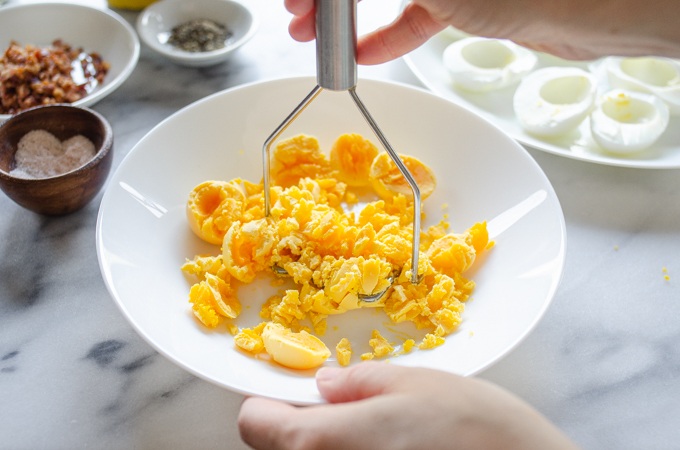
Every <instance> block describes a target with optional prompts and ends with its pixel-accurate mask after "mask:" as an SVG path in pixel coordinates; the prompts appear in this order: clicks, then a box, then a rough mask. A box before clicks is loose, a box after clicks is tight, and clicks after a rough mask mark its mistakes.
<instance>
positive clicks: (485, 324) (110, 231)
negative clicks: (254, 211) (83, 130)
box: [97, 77, 566, 404]
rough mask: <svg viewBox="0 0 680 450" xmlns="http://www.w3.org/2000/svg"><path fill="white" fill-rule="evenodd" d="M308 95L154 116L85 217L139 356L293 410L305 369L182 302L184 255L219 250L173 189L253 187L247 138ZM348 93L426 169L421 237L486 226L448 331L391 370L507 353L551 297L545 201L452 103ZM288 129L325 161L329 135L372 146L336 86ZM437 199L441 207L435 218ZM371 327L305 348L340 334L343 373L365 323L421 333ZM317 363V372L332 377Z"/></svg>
mask: <svg viewBox="0 0 680 450" xmlns="http://www.w3.org/2000/svg"><path fill="white" fill-rule="evenodd" d="M315 85H316V79H315V78H312V77H305V78H292V79H281V80H274V81H267V82H260V83H254V84H249V85H244V86H239V87H237V88H234V89H230V90H227V91H223V92H220V93H217V94H215V95H212V96H210V97H207V98H205V99H203V100H200V101H199V102H197V103H194V104H192V105H190V106H188V107H186V108H184V109H183V110H181V111H179V112H178V113H176V114H174V115H173V116H171V117H169V118H168V119H166V120H165V121H163V122H162V123H161V124H159V125H158V126H157V127H156V128H154V129H153V130H152V131H151V132H149V134H147V135H146V136H145V137H144V138H143V139H142V140H141V141H140V142H139V143H138V144H137V145H136V146H135V147H134V148H133V149H132V150H131V151H130V153H129V154H128V155H127V156H126V157H125V160H124V161H122V163H121V165H120V167H119V168H118V170H117V171H116V173H115V174H114V175H113V176H112V177H111V180H110V182H109V184H108V187H107V190H106V193H105V194H104V197H103V199H102V203H101V207H100V210H99V217H98V220H97V252H98V256H99V264H100V267H101V271H102V276H103V278H104V281H105V283H106V286H107V288H108V290H109V293H110V294H111V296H112V297H113V299H114V301H115V302H116V304H117V305H118V307H119V308H120V310H121V312H122V313H123V315H124V316H125V317H126V318H127V319H128V321H129V322H130V324H131V325H132V327H133V328H134V329H135V330H136V331H137V332H138V333H139V334H140V335H141V336H142V337H143V338H144V339H146V341H147V342H148V343H149V344H150V345H151V346H152V347H154V348H155V349H156V350H157V351H158V352H160V353H161V354H163V355H165V356H166V357H167V358H169V359H170V360H171V361H173V362H175V363H176V364H178V365H180V366H181V367H183V368H185V369H186V370H188V371H190V372H191V373H193V374H195V375H197V376H199V377H201V378H203V379H206V380H208V381H210V382H213V383H216V384H218V385H220V386H224V387H227V388H229V389H233V390H235V391H237V392H241V393H246V394H251V395H263V396H268V397H273V398H279V399H283V400H286V401H290V402H294V403H300V404H303V403H315V402H319V401H321V400H320V396H319V393H318V391H317V389H316V383H315V381H314V370H307V371H296V370H292V369H286V368H285V367H282V366H279V365H277V364H275V363H271V362H267V361H263V360H258V359H256V358H253V357H252V356H249V355H247V354H245V353H244V352H241V351H239V350H238V349H237V348H236V347H235V346H234V343H233V338H232V336H231V335H230V334H229V333H228V331H227V329H226V325H225V324H222V325H220V326H219V327H217V328H216V329H215V330H208V329H207V328H205V327H204V326H203V325H202V324H200V323H199V322H198V321H197V320H196V319H195V318H194V317H193V314H192V313H191V305H190V304H189V302H188V296H189V289H190V287H191V284H192V282H195V281H192V280H191V277H185V276H184V274H183V273H182V271H181V270H180V267H181V266H182V264H183V263H184V262H185V259H186V258H193V257H194V256H195V255H197V254H213V255H218V254H220V248H219V246H217V245H211V244H208V243H206V242H204V241H202V240H201V239H199V238H198V237H196V235H195V234H194V233H193V232H192V231H191V230H190V228H189V224H188V223H187V219H186V202H187V198H188V195H189V192H190V191H191V190H192V189H193V188H194V186H196V185H198V184H199V183H201V182H203V181H205V180H230V179H232V178H236V177H242V178H243V179H246V180H250V181H254V182H258V181H260V180H261V179H262V159H261V151H262V144H263V143H264V141H265V139H266V138H267V137H268V136H269V134H271V133H272V132H273V131H274V130H275V129H276V127H277V126H278V125H279V124H280V123H281V122H282V121H283V119H284V118H285V117H286V116H288V114H290V112H291V111H292V110H293V108H294V107H295V106H297V105H298V103H299V102H300V101H301V100H302V99H303V98H304V97H305V96H306V95H307V94H308V93H309V92H310V91H311V89H312V88H313V87H314V86H315ZM357 93H358V94H359V95H360V96H361V98H362V99H363V100H364V102H365V103H366V106H367V107H368V109H369V110H370V111H371V113H372V114H373V116H374V118H375V120H376V122H377V123H378V124H379V125H380V127H381V129H382V130H383V131H384V133H385V135H386V136H387V138H388V139H389V141H390V142H391V144H392V145H393V146H394V148H395V149H396V150H397V151H398V152H400V153H406V154H411V155H414V156H417V157H418V158H419V159H420V160H421V161H423V162H424V163H426V164H428V165H429V166H430V167H431V168H432V169H433V171H434V173H435V175H436V177H437V180H438V184H437V188H436V189H435V191H434V193H433V194H432V195H431V196H430V197H428V198H427V199H426V200H425V202H424V205H423V206H424V208H423V212H424V213H425V214H426V216H427V218H426V220H425V221H424V224H423V225H424V227H427V226H430V225H433V224H436V223H438V222H439V221H440V220H441V219H442V214H444V213H448V214H449V220H450V223H451V228H452V229H453V230H454V231H456V232H463V231H464V230H465V229H466V228H468V227H470V226H472V225H473V224H474V223H475V222H478V221H483V220H488V221H489V222H488V229H489V234H490V236H491V238H492V239H494V240H495V241H496V245H495V246H494V247H493V248H492V249H491V250H489V251H487V252H485V253H483V254H482V256H480V257H479V259H478V260H477V261H475V266H473V268H472V269H471V270H469V271H468V272H466V274H465V275H466V276H468V277H470V278H471V279H473V280H474V281H475V282H476V283H477V286H476V288H475V290H474V292H473V298H474V301H471V302H468V303H467V304H466V307H465V312H464V314H463V323H462V324H461V326H460V327H459V329H458V331H457V332H456V333H453V334H452V335H450V336H448V337H447V338H446V342H445V343H444V345H442V346H440V347H437V348H435V349H433V350H424V351H419V350H415V351H412V352H411V353H409V354H407V355H402V356H399V357H397V358H390V362H391V363H392V364H399V365H405V366H423V367H430V368H434V369H441V370H446V371H450V372H454V373H458V374H462V375H473V374H475V373H477V372H479V371H481V370H483V369H484V368H486V367H489V366H490V365H491V364H493V363H494V362H496V361H498V360H499V359H500V358H501V357H503V355H506V354H507V353H508V352H510V351H511V350H512V349H513V348H515V346H517V345H518V344H519V343H520V342H521V341H522V340H523V339H524V338H525V337H526V336H527V335H528V334H529V332H530V331H531V330H533V328H534V327H535V326H536V324H537V323H538V322H539V320H540V319H541V318H542V317H543V314H544V313H545V311H546V309H547V308H548V306H549V304H550V302H551V301H552V299H553V296H554V295H555V291H556V289H557V287H558V285H559V283H560V280H561V278H562V271H563V268H564V259H565V247H566V235H565V226H564V218H563V216H562V210H561V208H560V205H559V202H558V200H557V197H556V195H555V192H554V191H553V188H552V186H551V185H550V182H549V181H548V179H547V178H546V176H545V175H544V174H543V172H542V171H541V169H540V167H539V166H538V165H537V164H536V162H535V161H534V160H533V159H532V158H531V156H530V155H529V154H528V153H527V152H526V150H524V149H523V148H522V147H521V146H520V145H519V144H517V143H516V142H515V141H513V140H512V139H511V138H510V137H508V136H507V135H505V134H503V133H502V132H501V131H499V130H498V129H497V128H496V127H494V126H493V125H491V124H489V123H488V122H486V121H484V120H482V119H480V118H479V116H476V115H475V114H472V113H471V112H469V111H467V110H465V109H463V108H462V107H460V106H457V105H455V104H453V103H451V102H449V101H447V100H444V99H442V98H439V97H437V96H436V95H434V94H432V93H430V92H427V91H424V90H421V89H417V88H414V87H410V86H405V85H399V84H392V83H387V82H380V81H373V80H360V81H359V83H358V86H357ZM300 133H306V134H311V135H314V136H316V137H317V138H318V140H319V143H320V145H321V148H322V149H324V150H325V151H326V152H328V151H329V150H330V147H331V145H332V143H333V141H334V140H335V139H336V138H337V137H338V136H340V135H341V134H344V133H359V134H361V135H363V136H365V137H366V138H368V139H370V140H371V141H373V142H374V143H376V145H379V141H378V140H377V139H376V138H375V137H374V136H373V134H372V133H371V130H370V129H369V128H368V126H367V125H366V122H365V121H364V119H363V118H362V116H361V115H360V114H359V111H357V108H356V106H355V105H354V103H353V102H352V100H351V98H350V96H349V95H348V94H347V92H331V91H324V92H321V94H320V95H319V96H318V97H317V98H316V99H315V100H314V101H313V102H312V103H311V104H310V105H309V106H308V107H307V109H306V110H305V111H304V112H303V113H302V114H301V115H300V116H299V117H298V118H297V119H296V120H295V121H294V122H293V123H292V124H291V125H290V127H289V128H288V129H286V131H285V133H284V134H283V135H282V138H287V137H290V136H294V135H297V134H300ZM187 149H190V151H188V150H187ZM444 203H448V208H447V209H445V210H442V204H444ZM269 281H270V280H269V279H268V278H266V277H262V278H261V279H259V280H256V282H254V283H251V284H248V285H240V286H239V287H238V291H237V294H238V296H239V298H240V300H241V302H242V304H243V310H242V312H241V315H240V316H239V317H238V319H237V320H236V321H235V324H236V325H238V326H239V327H252V326H254V325H257V324H259V323H260V322H261V321H262V319H261V318H260V317H259V315H258V313H259V311H260V309H261V305H262V304H263V303H264V302H265V300H266V299H267V298H268V297H269V296H271V295H274V294H276V293H277V291H278V289H279V288H277V287H272V286H271V285H270V284H269ZM291 284H292V283H291ZM291 287H292V286H291ZM386 322H389V319H388V318H387V316H386V315H385V314H384V313H383V312H379V313H378V312H376V311H372V308H367V309H360V310H354V311H350V312H348V313H345V314H340V315H334V316H330V317H329V318H328V330H327V332H326V334H325V335H324V336H322V337H321V339H322V340H323V341H324V342H325V343H326V345H327V346H328V347H329V348H330V349H334V348H335V345H336V344H337V343H338V341H339V340H340V338H342V337H347V338H348V339H349V340H350V342H351V343H352V348H353V350H354V356H353V360H352V361H353V362H352V363H353V364H360V362H359V355H360V354H362V353H365V352H368V351H370V348H369V346H368V340H369V339H370V337H371V331H372V330H374V329H378V330H380V333H381V334H382V335H383V336H386V337H387V338H388V339H389V340H390V342H396V343H398V342H403V341H400V339H399V335H398V334H397V333H398V332H403V333H406V334H408V335H411V336H413V337H414V338H415V339H422V337H423V336H424V334H425V331H424V330H417V329H416V327H415V326H414V325H413V324H412V323H401V324H398V325H390V324H386ZM334 327H337V329H335V328H334ZM392 330H394V331H392ZM395 331H396V332H397V333H395ZM470 332H472V333H474V335H470ZM334 353H335V352H334V351H333V357H334V356H335V354H334ZM333 357H331V358H329V360H328V361H326V362H325V363H324V365H326V366H336V367H337V362H335V361H334V358H333Z"/></svg>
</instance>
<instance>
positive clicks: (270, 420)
mask: <svg viewBox="0 0 680 450" xmlns="http://www.w3.org/2000/svg"><path fill="white" fill-rule="evenodd" d="M298 412H299V411H298V410H297V408H296V407H294V406H291V405H289V404H287V403H282V402H277V401H275V400H270V399H266V398H261V397H249V398H247V399H245V400H244V401H243V404H242V405H241V410H240V411H239V414H238V429H239V432H240V433H241V439H243V441H244V442H245V443H246V444H248V445H250V446H251V447H253V448H256V449H271V450H277V449H283V448H288V447H283V446H282V444H283V443H285V442H290V439H289V438H288V436H287V435H286V434H287V432H288V431H289V430H290V426H289V424H291V423H292V424H293V425H295V423H297V422H296V421H297V413H298Z"/></svg>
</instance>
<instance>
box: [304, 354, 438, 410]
mask: <svg viewBox="0 0 680 450" xmlns="http://www.w3.org/2000/svg"><path fill="white" fill-rule="evenodd" d="M424 370H426V369H413V368H406V367H401V366H397V365H392V364H384V363H377V362H362V363H361V364H357V365H356V366H352V367H350V368H348V369H336V368H323V369H320V370H319V371H318V372H317V373H316V385H317V387H318V388H319V392H321V396H322V397H323V398H325V399H326V400H328V402H329V403H344V402H352V401H357V400H362V399H366V398H370V397H375V396H376V395H382V394H388V393H392V392H401V391H403V390H405V388H408V387H409V386H413V385H414V384H416V383H414V381H415V380H416V379H419V378H420V377H421V376H422V373H421V372H422V371H424ZM427 372H428V374H429V372H432V371H429V370H427ZM428 374H425V376H428Z"/></svg>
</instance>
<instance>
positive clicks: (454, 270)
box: [182, 135, 489, 369]
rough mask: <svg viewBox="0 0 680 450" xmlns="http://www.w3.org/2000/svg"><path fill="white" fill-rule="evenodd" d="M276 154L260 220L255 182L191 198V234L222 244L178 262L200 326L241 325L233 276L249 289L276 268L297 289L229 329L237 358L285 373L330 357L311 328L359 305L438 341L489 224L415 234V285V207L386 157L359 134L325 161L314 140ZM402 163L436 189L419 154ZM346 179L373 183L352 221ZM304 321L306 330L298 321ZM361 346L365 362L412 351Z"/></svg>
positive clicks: (456, 319) (209, 184) (204, 188)
mask: <svg viewBox="0 0 680 450" xmlns="http://www.w3.org/2000/svg"><path fill="white" fill-rule="evenodd" d="M273 157H274V158H273V159H274V160H273V162H272V179H273V181H274V186H272V188H271V201H272V207H271V215H270V217H267V218H265V217H264V201H263V191H264V187H263V186H262V183H260V184H253V183H249V182H247V181H243V180H241V179H234V180H231V181H229V182H222V181H206V182H204V183H201V184H199V185H198V186H196V188H194V190H193V191H192V192H191V193H190V195H189V201H188V203H187V216H188V219H189V224H190V226H191V228H192V230H194V232H195V233H196V234H197V235H198V236H200V237H201V238H202V239H204V240H206V241H207V242H210V243H214V244H221V245H222V253H221V255H219V256H204V255H200V256H197V257H195V258H194V259H193V260H191V261H187V262H186V264H185V265H184V266H183V267H182V269H183V270H184V271H185V272H187V273H189V274H192V275H193V276H196V277H197V278H198V282H197V283H196V284H195V285H194V286H193V287H192V288H191V290H190V294H189V301H190V302H191V304H192V310H193V313H194V315H195V316H196V317H197V318H198V320H199V321H200V322H201V323H203V324H204V325H205V326H207V327H210V328H214V327H216V326H218V325H219V324H220V323H221V322H222V321H223V320H224V319H225V318H227V319H235V318H237V317H238V315H239V314H240V312H241V304H240V302H239V300H238V298H237V297H236V294H235V289H234V286H233V284H234V282H235V281H234V280H236V281H238V282H242V283H250V282H252V281H253V280H254V279H255V277H256V276H257V274H259V273H263V272H265V273H272V269H271V268H272V266H274V265H276V266H277V267H278V268H282V269H283V270H285V272H286V273H287V274H288V275H289V276H290V277H291V278H292V280H293V281H294V282H295V283H297V284H298V286H299V288H298V289H289V290H287V291H285V293H282V294H280V295H274V296H272V297H270V298H269V299H268V300H267V301H266V302H265V303H264V304H263V305H262V310H261V311H260V316H261V317H262V318H263V319H264V320H266V321H267V322H264V323H261V324H260V325H258V326H257V327H255V328H253V329H249V328H244V329H241V331H238V328H237V327H236V326H235V325H233V324H229V330H230V331H231V332H232V333H233V334H235V336H234V342H235V343H236V345H237V346H238V347H239V348H241V349H243V350H245V351H248V352H250V353H258V352H262V351H266V352H267V353H269V354H270V355H271V356H272V358H273V359H274V361H277V362H278V363H280V364H282V365H285V366H286V367H291V368H298V369H303V368H311V367H315V366H317V365H319V364H322V363H323V361H325V360H326V359H327V358H328V357H329V355H330V351H329V350H328V348H326V346H325V345H324V344H323V342H321V341H320V340H319V339H318V338H316V337H315V336H313V335H312V334H311V333H314V334H316V335H318V336H323V335H324V333H325V332H326V328H327V322H326V319H327V318H328V316H329V315H333V314H342V313H345V312H347V311H350V310H354V309H358V308H362V307H374V308H382V309H383V310H384V312H385V313H386V314H387V315H388V316H389V318H390V319H391V320H392V321H393V322H394V323H401V322H404V321H410V322H413V323H414V324H415V325H416V326H417V327H418V328H419V329H428V330H430V332H428V334H427V335H426V336H425V338H424V339H423V341H422V342H421V343H420V344H419V345H418V347H419V348H420V349H429V348H433V347H436V346H438V345H441V344H442V343H443V342H444V337H445V336H446V335H447V334H449V333H451V332H453V331H455V329H456V328H457V327H458V325H459V324H460V322H461V314H462V313H463V311H464V309H465V301H467V300H468V298H469V296H470V293H471V291H472V289H473V288H474V282H473V281H470V280H467V279H465V278H464V277H463V276H462V275H461V274H462V273H464V272H465V271H466V270H468V269H469V268H470V267H471V266H472V264H473V263H474V261H475V258H476V256H477V255H478V254H479V253H480V252H481V251H483V250H484V249H486V248H487V246H488V244H489V237H488V233H487V230H486V223H477V224H475V225H473V226H472V227H471V228H470V229H468V230H467V231H465V232H463V233H458V234H456V233H452V232H450V231H449V230H448V227H449V225H448V224H447V223H446V222H441V223H440V224H438V225H435V226H432V227H430V228H429V229H427V230H423V231H421V245H420V260H419V267H418V268H417V270H418V273H419V274H420V275H421V277H422V281H421V282H420V283H419V284H417V285H413V284H411V282H410V274H411V271H412V270H413V268H411V267H410V264H411V239H412V236H411V234H412V232H411V226H412V221H413V214H414V208H413V201H412V198H411V196H410V194H409V192H406V189H405V188H404V186H407V184H406V182H405V180H404V179H403V177H401V175H400V174H398V173H395V171H396V170H397V169H396V166H394V163H392V162H391V160H389V157H387V155H386V154H384V153H383V154H378V153H377V149H376V148H375V146H373V144H371V143H370V142H368V141H367V140H365V139H364V138H363V137H361V136H358V135H345V136H342V137H340V138H339V139H338V141H337V142H336V143H335V144H334V146H333V149H332V151H331V160H330V161H328V160H327V159H326V156H325V155H324V154H323V152H321V150H320V148H319V145H318V142H317V140H316V139H315V138H312V137H308V136H303V135H301V136H296V137H294V138H291V139H288V140H285V141H282V142H280V143H279V144H278V145H277V146H276V149H275V151H274V153H273ZM386 158H387V159H386ZM402 160H403V161H404V163H405V164H406V166H407V167H408V168H409V169H410V170H411V171H412V173H413V174H414V176H415V177H416V180H417V181H418V183H419V186H420V187H421V191H422V193H423V198H425V197H426V196H427V195H429V193H431V192H432V190H433V189H434V186H435V179H434V175H432V171H431V170H430V169H429V167H427V166H425V165H424V164H423V163H422V162H420V161H418V160H417V159H415V158H412V157H409V156H404V155H402ZM369 163H370V164H369ZM390 164H391V166H390ZM347 184H350V185H353V186H363V185H369V184H370V185H371V186H373V187H374V189H375V191H376V192H377V193H378V194H379V195H380V196H381V197H382V200H377V201H373V202H369V203H367V204H366V205H365V206H364V208H363V209H362V210H361V212H360V213H359V214H355V213H353V212H347V211H345V210H343V208H342V205H343V202H347V201H350V200H351V201H352V202H354V201H357V200H358V199H357V197H356V195H355V194H351V196H350V195H349V194H348V193H347V190H346V187H347ZM392 277H395V278H396V280H395V281H394V283H391V282H390V279H391V278H392ZM384 290H387V293H386V294H385V295H384V296H383V297H382V298H381V299H380V300H379V301H377V302H373V303H366V302H363V301H362V300H361V297H362V295H373V294H376V293H379V292H382V291H384ZM304 321H308V323H311V327H310V326H305V325H302V324H303V323H304ZM369 344H370V345H371V347H372V348H373V352H372V353H366V354H364V355H362V359H372V358H378V357H383V356H387V355H390V354H392V355H395V356H396V355H397V354H401V353H406V352H408V351H410V350H411V349H412V348H413V347H414V346H415V342H414V341H413V340H408V341H406V342H405V343H404V345H403V351H402V352H399V353H395V352H394V348H393V346H392V345H391V344H390V343H389V342H388V341H387V340H386V339H385V338H384V337H382V336H381V335H380V333H378V331H377V330H375V331H373V335H372V338H371V339H370V341H369ZM336 352H337V355H338V362H339V363H340V364H341V365H346V364H349V361H350V358H351V355H352V349H351V345H350V343H349V341H347V340H346V339H343V340H341V341H340V343H338V345H337V346H336Z"/></svg>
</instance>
